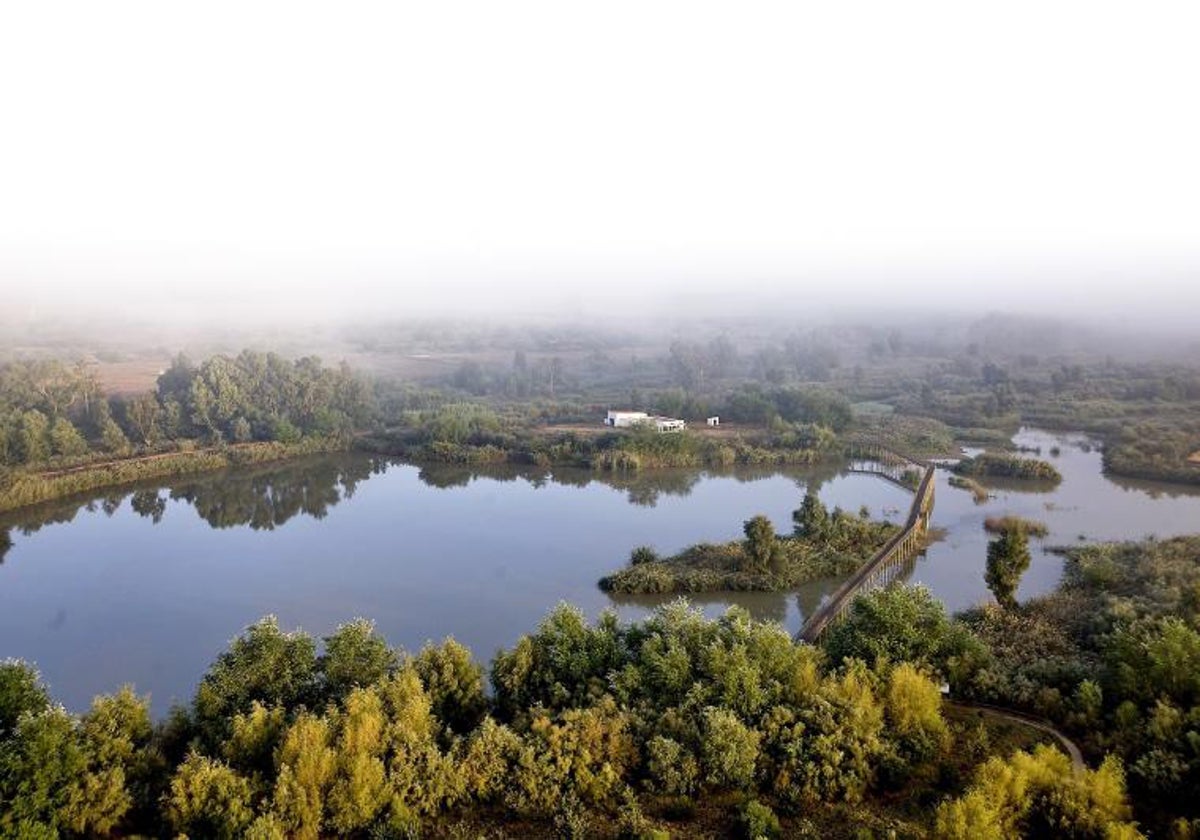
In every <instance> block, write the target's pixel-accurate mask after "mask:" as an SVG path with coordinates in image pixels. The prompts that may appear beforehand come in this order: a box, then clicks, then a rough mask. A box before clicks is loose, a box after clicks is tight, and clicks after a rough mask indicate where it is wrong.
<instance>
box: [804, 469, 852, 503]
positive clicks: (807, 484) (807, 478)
mask: <svg viewBox="0 0 1200 840" xmlns="http://www.w3.org/2000/svg"><path fill="white" fill-rule="evenodd" d="M849 474H850V473H849V472H848V471H847V470H846V464H845V463H844V462H840V461H838V462H831V461H822V462H821V463H819V464H813V465H812V466H811V467H805V469H804V471H803V473H802V474H800V475H793V476H792V480H793V481H794V482H795V483H796V486H797V487H799V488H800V490H801V491H803V492H804V493H816V494H817V495H818V496H819V495H820V494H821V488H822V487H824V486H825V485H826V484H828V483H829V482H831V481H833V480H834V479H835V478H838V477H840V476H843V475H849Z"/></svg>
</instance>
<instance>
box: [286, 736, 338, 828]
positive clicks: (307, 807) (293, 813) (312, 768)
mask: <svg viewBox="0 0 1200 840" xmlns="http://www.w3.org/2000/svg"><path fill="white" fill-rule="evenodd" d="M275 760H276V764H277V765H278V768H279V775H278V776H277V777H276V779H275V793H274V799H273V802H274V806H275V811H276V813H278V814H279V816H280V818H281V819H282V820H283V823H284V825H285V826H286V827H287V829H288V834H289V836H292V837H297V838H301V840H316V838H317V837H319V836H320V833H321V827H322V824H323V822H324V814H325V798H326V796H327V795H328V793H329V788H330V786H331V784H332V782H333V774H334V770H335V768H336V766H337V755H336V753H335V752H334V751H333V749H332V747H331V746H330V733H329V724H328V722H327V721H326V720H325V719H324V718H319V717H316V716H314V715H311V714H308V713H303V714H301V715H300V716H299V717H297V718H296V721H295V723H293V724H292V725H291V727H289V728H288V731H287V734H286V735H285V736H284V739H283V743H282V744H281V745H280V747H279V752H278V755H277V756H276V759H275Z"/></svg>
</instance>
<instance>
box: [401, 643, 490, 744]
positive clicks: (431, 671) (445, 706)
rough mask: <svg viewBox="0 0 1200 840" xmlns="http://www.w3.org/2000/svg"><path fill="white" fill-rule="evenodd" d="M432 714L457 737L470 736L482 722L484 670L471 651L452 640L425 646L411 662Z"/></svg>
mask: <svg viewBox="0 0 1200 840" xmlns="http://www.w3.org/2000/svg"><path fill="white" fill-rule="evenodd" d="M413 666H414V667H415V668H416V669H417V673H418V674H419V675H420V676H421V682H422V684H424V686H425V691H426V693H427V694H428V695H429V699H430V701H431V702H432V703H433V713H434V714H435V715H436V716H437V718H438V719H439V720H441V721H442V722H443V723H445V724H446V725H447V726H449V727H450V728H451V729H452V730H454V731H455V732H458V733H466V732H470V731H471V730H472V729H474V728H475V727H476V725H478V724H479V722H480V720H482V719H483V715H484V713H485V712H486V710H487V698H486V697H485V696H484V693H483V668H482V667H480V665H479V664H478V663H477V662H476V661H475V660H474V659H473V658H472V657H471V651H469V650H468V649H467V648H466V647H464V646H463V645H461V644H459V643H458V642H456V641H455V640H454V639H452V638H448V639H446V640H444V641H443V642H442V643H441V644H440V645H434V644H427V645H425V647H423V648H421V652H420V653H419V654H417V656H416V657H415V658H414V659H413Z"/></svg>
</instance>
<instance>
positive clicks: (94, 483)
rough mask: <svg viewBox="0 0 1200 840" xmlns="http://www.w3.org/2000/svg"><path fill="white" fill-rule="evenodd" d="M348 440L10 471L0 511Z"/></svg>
mask: <svg viewBox="0 0 1200 840" xmlns="http://www.w3.org/2000/svg"><path fill="white" fill-rule="evenodd" d="M351 444H352V441H351V439H350V438H349V437H344V436H332V437H309V438H303V439H301V440H300V441H297V442H295V443H280V442H278V441H260V442H255V443H240V444H234V445H231V446H219V447H208V448H204V449H197V448H187V445H186V443H183V444H180V446H181V448H180V449H179V450H178V451H174V452H158V453H154V454H150V455H138V456H134V457H130V458H121V459H116V460H110V461H103V462H100V463H93V464H81V465H78V466H73V467H70V468H67V469H58V470H48V471H44V472H20V471H14V472H12V473H10V474H9V475H8V477H7V478H6V480H5V481H4V482H3V484H2V485H0V513H8V512H11V511H15V510H19V509H21V508H25V507H29V506H31V505H37V504H41V503H44V502H50V501H54V500H57V499H64V498H68V497H70V496H74V495H76V494H79V493H91V492H95V491H96V490H104V489H108V488H117V487H122V486H125V485H128V484H133V483H135V482H139V481H144V480H146V479H156V478H173V477H176V476H182V475H195V474H199V473H205V472H213V471H216V470H222V469H227V468H230V467H244V466H251V465H254V464H265V463H270V462H275V461H283V460H287V459H289V458H296V457H300V456H303V455H315V454H318V453H324V452H341V451H345V450H348V449H349V448H350V447H351Z"/></svg>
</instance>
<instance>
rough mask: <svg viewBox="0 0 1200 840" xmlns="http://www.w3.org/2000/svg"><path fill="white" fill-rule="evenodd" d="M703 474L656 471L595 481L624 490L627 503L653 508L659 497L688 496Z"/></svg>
mask: <svg viewBox="0 0 1200 840" xmlns="http://www.w3.org/2000/svg"><path fill="white" fill-rule="evenodd" d="M703 477H704V473H703V472H700V471H698V470H686V471H685V470H657V471H637V472H628V473H607V474H605V475H604V476H600V477H597V480H598V481H600V482H602V483H604V484H607V485H608V486H610V487H615V488H617V489H618V490H624V491H625V493H626V495H627V497H628V498H629V503H630V504H633V505H638V506H640V507H654V506H655V505H657V504H658V499H659V497H660V496H689V495H691V492H692V490H693V489H695V487H696V485H697V484H699V483H700V479H701V478H703Z"/></svg>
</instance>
